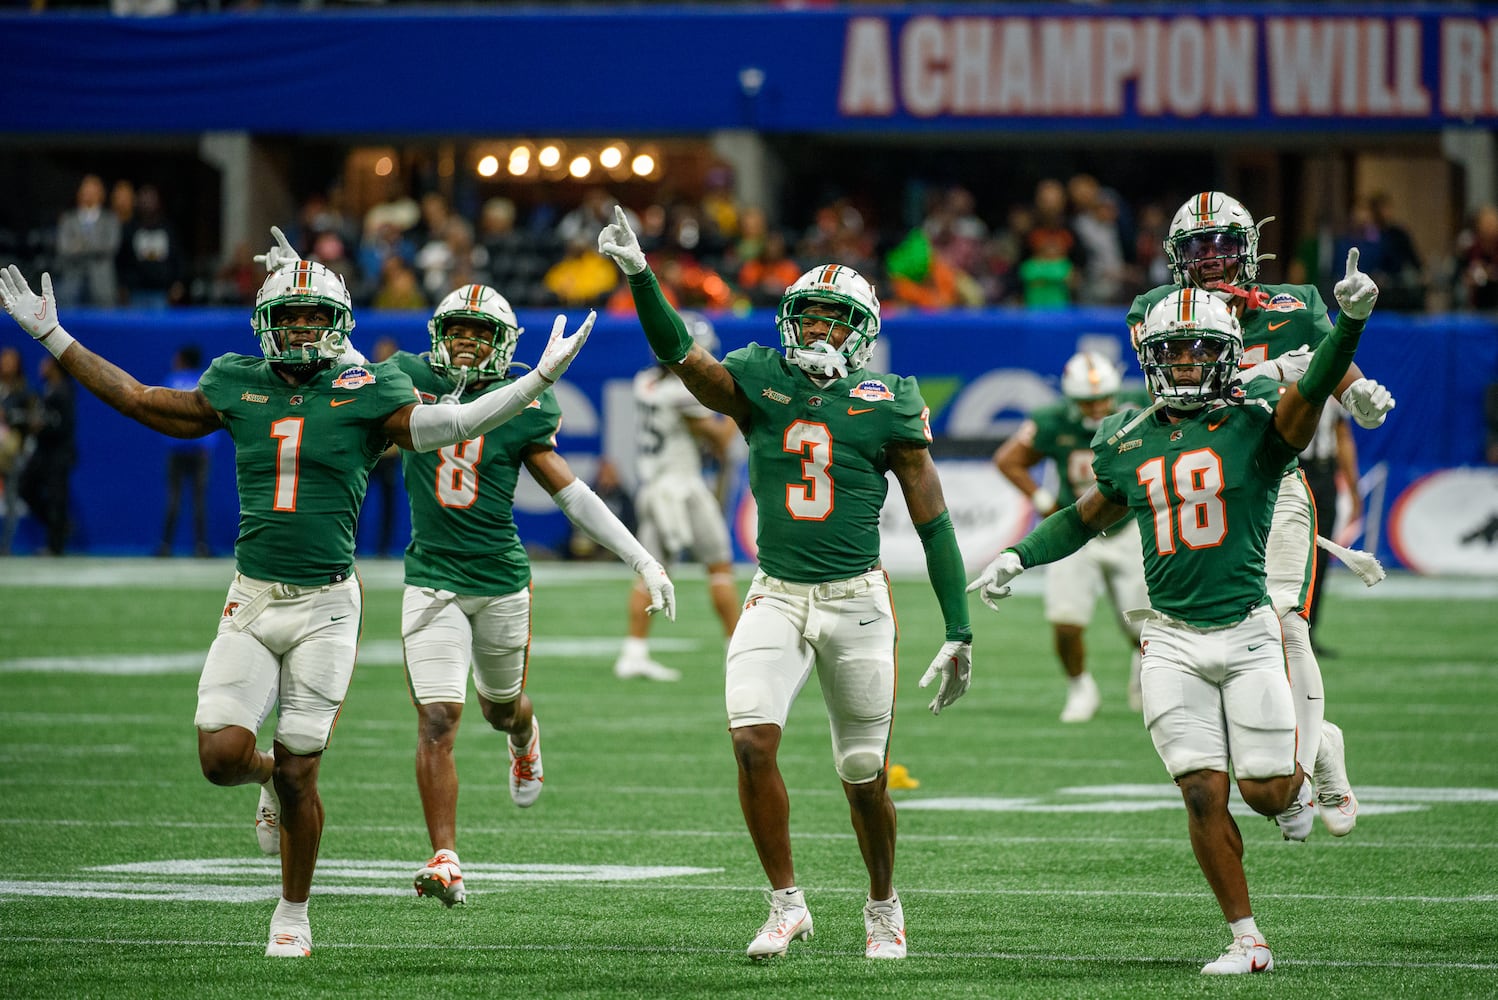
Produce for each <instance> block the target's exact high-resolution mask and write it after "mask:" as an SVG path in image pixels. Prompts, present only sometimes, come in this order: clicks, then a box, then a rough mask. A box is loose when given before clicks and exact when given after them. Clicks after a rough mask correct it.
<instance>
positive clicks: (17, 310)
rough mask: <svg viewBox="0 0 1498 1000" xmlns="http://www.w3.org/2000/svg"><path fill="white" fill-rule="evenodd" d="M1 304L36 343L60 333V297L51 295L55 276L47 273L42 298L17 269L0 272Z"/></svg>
mask: <svg viewBox="0 0 1498 1000" xmlns="http://www.w3.org/2000/svg"><path fill="white" fill-rule="evenodd" d="M0 303H4V305H5V311H6V312H8V313H10V318H11V319H13V320H15V321H16V322H17V323H19V324H20V325H21V329H23V330H25V331H26V332H27V333H29V334H31V336H32V337H33V338H35V339H36V340H41V339H42V338H43V337H45V336H46V335H47V334H49V333H51V332H52V331H53V330H55V329H57V324H58V320H57V296H56V295H53V294H52V275H50V274H48V273H47V272H45V271H43V272H42V294H40V295H38V294H36V293H35V292H33V291H32V290H31V286H30V285H28V284H27V283H26V276H25V275H23V274H22V273H21V269H20V268H19V267H16V265H14V264H12V265H10V266H9V267H7V268H5V269H4V270H0Z"/></svg>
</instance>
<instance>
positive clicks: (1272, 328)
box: [1269, 319, 1290, 333]
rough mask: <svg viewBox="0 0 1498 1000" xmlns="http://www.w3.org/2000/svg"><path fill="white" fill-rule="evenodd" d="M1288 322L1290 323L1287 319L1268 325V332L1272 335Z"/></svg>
mask: <svg viewBox="0 0 1498 1000" xmlns="http://www.w3.org/2000/svg"><path fill="white" fill-rule="evenodd" d="M1288 322H1290V321H1289V320H1288V319H1282V320H1280V321H1279V322H1278V323H1270V324H1269V332H1270V333H1273V332H1274V331H1276V330H1278V329H1279V328H1280V327H1282V326H1284V325H1285V324H1286V323H1288Z"/></svg>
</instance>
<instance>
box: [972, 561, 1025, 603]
mask: <svg viewBox="0 0 1498 1000" xmlns="http://www.w3.org/2000/svg"><path fill="white" fill-rule="evenodd" d="M1024 571H1025V567H1024V565H1023V564H1022V563H1021V562H1020V561H1019V556H1018V555H1016V554H1015V552H1014V550H1012V549H1005V550H1004V551H1003V552H1000V553H999V556H998V558H997V559H995V560H994V561H993V562H991V563H989V564H988V565H987V566H985V567H983V572H982V573H979V574H978V578H977V579H976V580H974V581H973V582H972V583H970V584H968V585H967V592H968V593H969V594H971V593H972V592H973V591H975V590H976V591H978V596H979V597H981V598H982V599H983V603H984V604H986V605H988V606H989V607H990V608H992V609H993V610H995V611H997V610H999V605H998V602H999V601H1002V600H1003V599H1004V598H1006V597H1008V596H1009V594H1010V590H1009V581H1010V580H1013V579H1014V578H1015V577H1017V576H1019V575H1020V574H1021V573H1023V572H1024Z"/></svg>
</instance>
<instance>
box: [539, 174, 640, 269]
mask: <svg viewBox="0 0 1498 1000" xmlns="http://www.w3.org/2000/svg"><path fill="white" fill-rule="evenodd" d="M616 204H618V199H616V198H615V197H614V196H613V195H612V194H610V193H609V192H608V189H607V188H601V187H592V188H588V190H586V191H584V192H583V201H582V204H581V205H578V206H577V207H576V208H574V209H573V210H572V211H570V212H568V213H567V214H566V215H564V216H562V221H561V222H558V223H557V229H556V237H557V239H559V240H561V241H562V242H563V243H570V242H571V241H572V240H573V238H574V237H587V239H588V240H589V241H590V242H592V241H595V240H597V239H598V231H599V230H600V229H602V228H603V227H604V226H606V225H608V224H609V223H611V222H613V221H614V206H615V205H616ZM624 214H625V215H627V216H628V217H629V224H630V226H631V227H632V228H635V229H637V230H638V228H639V226H640V220H639V218H638V217H637V216H636V215H635V214H634V213H633V212H631V211H630V210H629V209H627V208H626V209H625V210H624ZM642 239H643V237H642ZM611 266H612V265H611Z"/></svg>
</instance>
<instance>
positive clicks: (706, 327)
mask: <svg viewBox="0 0 1498 1000" xmlns="http://www.w3.org/2000/svg"><path fill="white" fill-rule="evenodd" d="M677 315H678V316H680V317H681V321H682V322H683V323H685V324H686V327H687V336H689V337H691V338H692V343H694V344H696V345H697V346H698V347H700V348H702V349H703V350H704V351H706V352H707V353H709V354H711V355H712V356H713V357H717V356H718V331H717V330H715V329H714V328H713V321H712V320H710V319H708V318H707V317H706V316H704V315H702V314H701V313H700V312H693V311H692V310H690V309H682V310H680V311H679V312H678V313H677Z"/></svg>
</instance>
